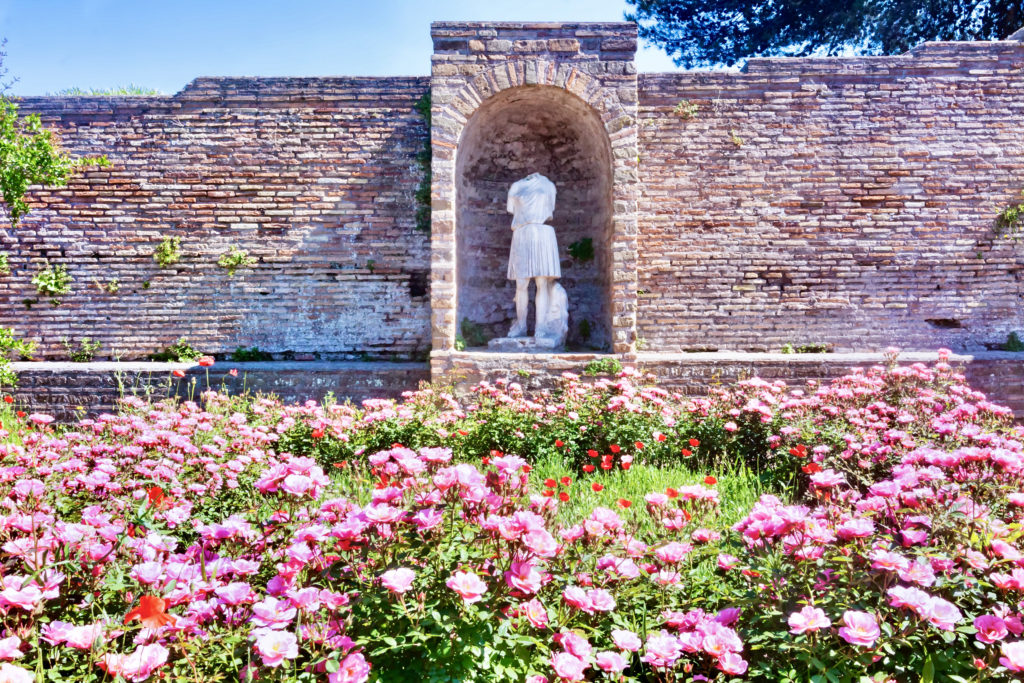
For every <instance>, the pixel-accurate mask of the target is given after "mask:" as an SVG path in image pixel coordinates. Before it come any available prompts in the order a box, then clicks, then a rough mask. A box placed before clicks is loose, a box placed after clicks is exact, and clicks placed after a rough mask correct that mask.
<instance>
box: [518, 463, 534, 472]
mask: <svg viewBox="0 0 1024 683" xmlns="http://www.w3.org/2000/svg"><path fill="white" fill-rule="evenodd" d="M519 469H521V470H522V471H523V472H525V473H526V474H529V473H530V472H532V471H533V468H532V467H530V466H529V465H523V466H522V467H521V468H519Z"/></svg>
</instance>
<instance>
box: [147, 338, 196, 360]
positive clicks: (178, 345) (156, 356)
mask: <svg viewBox="0 0 1024 683" xmlns="http://www.w3.org/2000/svg"><path fill="white" fill-rule="evenodd" d="M202 355H203V353H202V351H197V350H196V349H194V348H192V345H191V344H189V343H188V340H187V339H185V337H181V338H180V339H178V341H176V342H174V343H173V344H171V345H170V346H168V347H167V348H166V349H164V350H163V351H157V352H156V353H151V354H149V359H150V360H155V361H159V362H161V363H188V362H191V361H194V360H199V359H200V358H201V357H202Z"/></svg>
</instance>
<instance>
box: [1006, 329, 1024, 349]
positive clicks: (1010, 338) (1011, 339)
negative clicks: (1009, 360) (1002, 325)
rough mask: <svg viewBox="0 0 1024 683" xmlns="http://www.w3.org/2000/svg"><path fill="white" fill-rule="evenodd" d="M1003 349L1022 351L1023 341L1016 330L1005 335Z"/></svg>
mask: <svg viewBox="0 0 1024 683" xmlns="http://www.w3.org/2000/svg"><path fill="white" fill-rule="evenodd" d="M1003 351H1013V352H1014V353H1021V352H1024V341H1021V338H1020V335H1019V334H1017V333H1016V332H1011V333H1010V334H1008V335H1007V336H1006V343H1005V344H1003Z"/></svg>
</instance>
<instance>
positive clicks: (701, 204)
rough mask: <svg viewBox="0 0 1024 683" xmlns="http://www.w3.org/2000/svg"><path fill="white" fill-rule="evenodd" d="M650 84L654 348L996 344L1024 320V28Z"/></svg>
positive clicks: (647, 276) (644, 309) (644, 258)
mask: <svg viewBox="0 0 1024 683" xmlns="http://www.w3.org/2000/svg"><path fill="white" fill-rule="evenodd" d="M639 87H640V184H641V187H642V191H641V193H640V209H639V232H640V245H639V257H638V258H639V265H638V268H637V271H638V277H639V284H638V289H639V292H638V304H637V305H638V315H637V319H638V329H637V333H638V336H639V337H641V338H642V339H643V340H644V341H645V342H646V348H648V349H651V350H656V351H672V350H697V349H732V350H773V349H774V350H778V349H779V347H781V346H782V345H783V344H786V343H793V344H797V345H799V344H806V343H810V342H821V343H827V344H832V345H834V347H835V348H836V349H838V350H844V349H845V350H867V349H872V348H881V347H884V346H886V345H888V344H892V343H895V344H897V345H899V346H902V347H903V348H907V349H911V348H916V349H933V348H937V347H939V346H948V347H950V348H953V349H957V350H960V349H983V348H986V347H988V348H991V347H992V346H993V345H998V344H1000V343H1002V342H1004V341H1005V340H1006V337H1007V333H1008V332H1010V331H1012V330H1024V306H1022V295H1024V244H1016V245H1015V244H1014V243H1012V242H1010V241H1008V240H1006V239H1001V240H995V239H993V237H994V236H993V231H992V227H993V219H994V217H995V216H996V214H997V213H998V212H999V211H1000V210H1001V209H1002V208H1004V207H1006V206H1007V205H1009V204H1010V203H1011V202H1012V203H1016V202H1019V201H1020V192H1021V190H1022V189H1024V97H1021V93H1022V92H1024V44H1022V43H1020V42H1013V41H1007V42H999V43H929V44H926V45H923V46H921V47H920V48H918V49H916V50H914V51H913V52H912V53H910V54H908V55H905V56H899V57H878V58H858V59H849V58H838V59H801V60H786V59H756V60H752V61H751V62H750V64H749V67H748V69H747V70H746V71H745V72H743V73H707V72H703V73H702V72H689V73H679V74H642V75H641V76H640V78H639ZM680 103H682V106H680ZM687 105H696V107H697V109H696V112H695V113H694V114H693V116H692V117H689V118H687V116H686V114H685V111H684V110H685V109H686V108H687Z"/></svg>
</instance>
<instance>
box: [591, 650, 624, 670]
mask: <svg viewBox="0 0 1024 683" xmlns="http://www.w3.org/2000/svg"><path fill="white" fill-rule="evenodd" d="M594 661H595V662H596V666H597V668H598V669H600V670H601V671H609V672H613V673H619V672H620V671H622V670H623V669H625V668H626V666H628V665H627V663H626V660H625V658H623V656H622V655H620V654H619V653H618V652H612V651H605V652H598V653H597V654H596V655H595V656H594Z"/></svg>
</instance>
